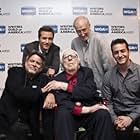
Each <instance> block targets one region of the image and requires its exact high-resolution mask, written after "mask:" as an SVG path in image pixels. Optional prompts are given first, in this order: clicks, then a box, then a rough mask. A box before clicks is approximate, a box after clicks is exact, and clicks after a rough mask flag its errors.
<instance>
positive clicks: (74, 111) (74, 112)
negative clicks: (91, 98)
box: [72, 106, 82, 116]
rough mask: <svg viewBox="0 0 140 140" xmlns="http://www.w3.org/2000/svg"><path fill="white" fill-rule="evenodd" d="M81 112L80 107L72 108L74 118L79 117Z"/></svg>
mask: <svg viewBox="0 0 140 140" xmlns="http://www.w3.org/2000/svg"><path fill="white" fill-rule="evenodd" d="M81 112H82V106H74V108H73V111H72V113H73V114H74V115H76V116H80V115H81Z"/></svg>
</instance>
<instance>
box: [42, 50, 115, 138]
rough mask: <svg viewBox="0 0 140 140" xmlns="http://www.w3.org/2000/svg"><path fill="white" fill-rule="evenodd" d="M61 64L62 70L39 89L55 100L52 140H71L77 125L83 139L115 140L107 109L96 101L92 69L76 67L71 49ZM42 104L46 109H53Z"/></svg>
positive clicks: (78, 62)
mask: <svg viewBox="0 0 140 140" xmlns="http://www.w3.org/2000/svg"><path fill="white" fill-rule="evenodd" d="M62 65H63V68H64V71H63V72H61V73H60V74H59V75H57V76H56V77H55V80H53V81H51V82H49V83H48V84H47V85H46V86H45V87H44V88H43V89H44V90H45V91H47V92H54V96H55V98H56V104H57V108H56V111H55V140H73V139H74V133H75V131H76V129H77V128H79V127H80V126H82V127H84V128H85V129H86V135H85V136H86V137H90V138H91V137H92V139H94V140H115V137H114V130H113V124H112V121H111V117H110V114H109V112H108V108H107V107H106V106H105V105H104V104H102V103H98V102H97V101H96V97H97V91H96V90H97V87H96V84H95V82H94V76H93V73H92V70H91V69H90V68H87V67H82V66H80V60H79V56H78V54H77V52H76V51H74V50H71V49H68V50H65V51H64V53H63V56H62ZM45 102H46V101H45ZM45 102H44V105H45V106H46V108H50V109H51V108H53V107H54V105H53V104H47V103H45Z"/></svg>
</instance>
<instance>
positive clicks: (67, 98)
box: [55, 67, 98, 110]
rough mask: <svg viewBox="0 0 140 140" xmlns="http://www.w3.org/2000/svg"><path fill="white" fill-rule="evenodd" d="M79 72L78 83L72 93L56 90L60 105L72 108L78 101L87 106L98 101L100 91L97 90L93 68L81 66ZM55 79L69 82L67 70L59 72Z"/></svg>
mask: <svg viewBox="0 0 140 140" xmlns="http://www.w3.org/2000/svg"><path fill="white" fill-rule="evenodd" d="M77 74H78V79H77V84H76V85H75V87H74V88H73V91H72V93H68V92H67V91H63V90H58V91H56V92H55V96H56V101H57V104H58V107H59V106H63V107H66V108H68V109H71V110H72V109H73V107H74V106H75V102H77V101H79V102H81V103H82V104H83V105H87V106H89V105H93V104H95V103H96V97H97V96H98V93H97V92H96V90H97V88H96V84H95V82H94V76H93V72H92V70H91V69H90V68H87V67H80V69H79V70H78V73H77ZM55 80H58V81H62V82H67V83H68V82H69V81H67V80H66V73H65V72H62V73H60V74H58V76H56V77H55Z"/></svg>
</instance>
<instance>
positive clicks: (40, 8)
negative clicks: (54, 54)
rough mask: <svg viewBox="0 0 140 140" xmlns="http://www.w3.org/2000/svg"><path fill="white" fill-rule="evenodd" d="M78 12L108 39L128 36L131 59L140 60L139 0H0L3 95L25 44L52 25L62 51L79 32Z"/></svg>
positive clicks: (0, 78)
mask: <svg viewBox="0 0 140 140" xmlns="http://www.w3.org/2000/svg"><path fill="white" fill-rule="evenodd" d="M79 15H84V16H87V17H88V18H89V20H90V22H91V27H92V30H93V31H95V32H100V33H102V34H103V35H104V36H105V37H106V38H107V40H108V41H109V43H110V42H111V40H112V39H115V38H125V39H126V40H127V41H128V43H129V48H130V50H131V58H132V60H133V61H134V62H137V63H140V61H139V60H140V53H139V0H38V1H35V0H11V1H9V0H0V95H1V93H2V91H3V88H4V85H5V80H6V77H7V70H8V68H10V67H12V66H20V65H21V60H22V52H23V49H24V45H25V44H26V43H28V42H31V41H34V40H38V36H37V32H38V29H39V28H40V27H41V26H43V25H50V26H52V27H53V29H54V31H55V33H56V34H55V38H54V42H55V43H56V44H57V45H59V46H60V47H61V51H62V50H63V49H65V48H69V47H70V44H71V40H72V39H73V38H74V37H76V36H77V35H76V33H75V30H74V28H73V26H72V24H73V20H74V19H75V17H77V16H79ZM13 82H16V81H13Z"/></svg>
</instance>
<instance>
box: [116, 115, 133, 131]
mask: <svg viewBox="0 0 140 140" xmlns="http://www.w3.org/2000/svg"><path fill="white" fill-rule="evenodd" d="M132 121H133V120H132V119H131V118H130V117H129V116H118V117H117V119H116V120H115V121H114V124H115V126H116V129H118V130H122V131H124V130H126V128H127V127H128V126H129V125H130V124H131V123H132Z"/></svg>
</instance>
